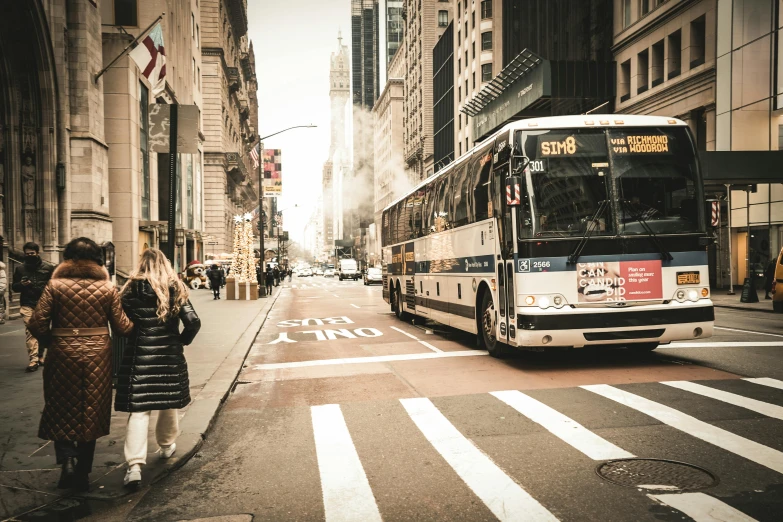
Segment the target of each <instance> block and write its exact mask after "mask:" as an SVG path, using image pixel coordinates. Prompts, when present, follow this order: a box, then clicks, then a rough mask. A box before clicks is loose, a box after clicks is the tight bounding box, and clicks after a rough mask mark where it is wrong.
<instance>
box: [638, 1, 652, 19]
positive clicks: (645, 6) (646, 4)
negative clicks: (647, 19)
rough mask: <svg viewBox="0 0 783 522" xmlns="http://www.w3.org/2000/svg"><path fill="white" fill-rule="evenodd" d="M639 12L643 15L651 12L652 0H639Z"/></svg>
mask: <svg viewBox="0 0 783 522" xmlns="http://www.w3.org/2000/svg"><path fill="white" fill-rule="evenodd" d="M639 12H640V13H641V16H644V15H646V14H647V13H649V12H650V0H639Z"/></svg>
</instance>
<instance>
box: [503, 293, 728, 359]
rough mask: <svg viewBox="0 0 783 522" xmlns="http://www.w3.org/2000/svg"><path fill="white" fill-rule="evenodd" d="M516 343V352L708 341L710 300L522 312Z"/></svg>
mask: <svg viewBox="0 0 783 522" xmlns="http://www.w3.org/2000/svg"><path fill="white" fill-rule="evenodd" d="M521 310H522V311H523V313H519V314H518V315H517V324H516V332H514V333H515V336H514V337H515V339H510V340H511V341H512V344H514V345H516V346H519V347H542V348H547V347H562V346H568V347H576V348H579V347H583V346H590V345H605V344H631V343H650V342H657V343H661V344H666V343H670V342H672V341H683V340H693V339H703V338H707V337H711V336H712V331H713V326H714V321H715V313H714V309H713V306H712V301H710V300H709V299H703V300H701V301H698V302H696V303H676V302H674V303H667V304H657V305H645V306H634V307H629V308H628V309H627V310H622V311H620V310H616V309H613V310H605V309H596V308H582V309H573V308H570V307H565V308H561V309H559V310H558V309H547V310H541V309H536V308H533V307H529V308H523V309H521Z"/></svg>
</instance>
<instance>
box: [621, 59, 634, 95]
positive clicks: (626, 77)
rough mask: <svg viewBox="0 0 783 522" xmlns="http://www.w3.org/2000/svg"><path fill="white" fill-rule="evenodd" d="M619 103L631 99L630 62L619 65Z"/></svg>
mask: <svg viewBox="0 0 783 522" xmlns="http://www.w3.org/2000/svg"><path fill="white" fill-rule="evenodd" d="M619 83H620V102H621V103H622V102H624V101H625V100H627V99H629V98H630V97H631V60H626V61H624V62H623V63H621V64H620V82H619Z"/></svg>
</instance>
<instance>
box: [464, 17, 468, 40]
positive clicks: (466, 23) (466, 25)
mask: <svg viewBox="0 0 783 522" xmlns="http://www.w3.org/2000/svg"><path fill="white" fill-rule="evenodd" d="M467 37H468V21H467V20H465V38H467Z"/></svg>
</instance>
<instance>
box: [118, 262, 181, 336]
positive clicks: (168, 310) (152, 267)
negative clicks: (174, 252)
mask: <svg viewBox="0 0 783 522" xmlns="http://www.w3.org/2000/svg"><path fill="white" fill-rule="evenodd" d="M133 281H147V282H148V283H149V284H150V286H151V287H152V291H153V292H155V295H156V296H158V312H157V316H158V319H159V320H160V322H165V321H166V320H168V319H169V318H170V317H176V315H177V314H179V310H180V308H182V305H183V304H185V303H186V302H187V301H188V296H189V293H188V287H187V286H185V283H183V282H182V280H180V278H179V277H177V274H176V272H174V269H173V268H171V263H169V260H168V259H166V256H165V255H163V252H161V251H160V250H158V249H157V248H148V249H147V250H145V251H144V253H143V254H142V255H141V261H140V262H139V266H138V267H136V270H134V271H133V272H132V273H131V275H130V277H128V281H127V282H126V283H125V286H123V287H122V291H121V292H120V294H121V295H125V293H126V292H128V291H129V290H130V287H131V283H132V282H133ZM171 292H174V295H173V300H172V295H171ZM172 301H173V303H172Z"/></svg>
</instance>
